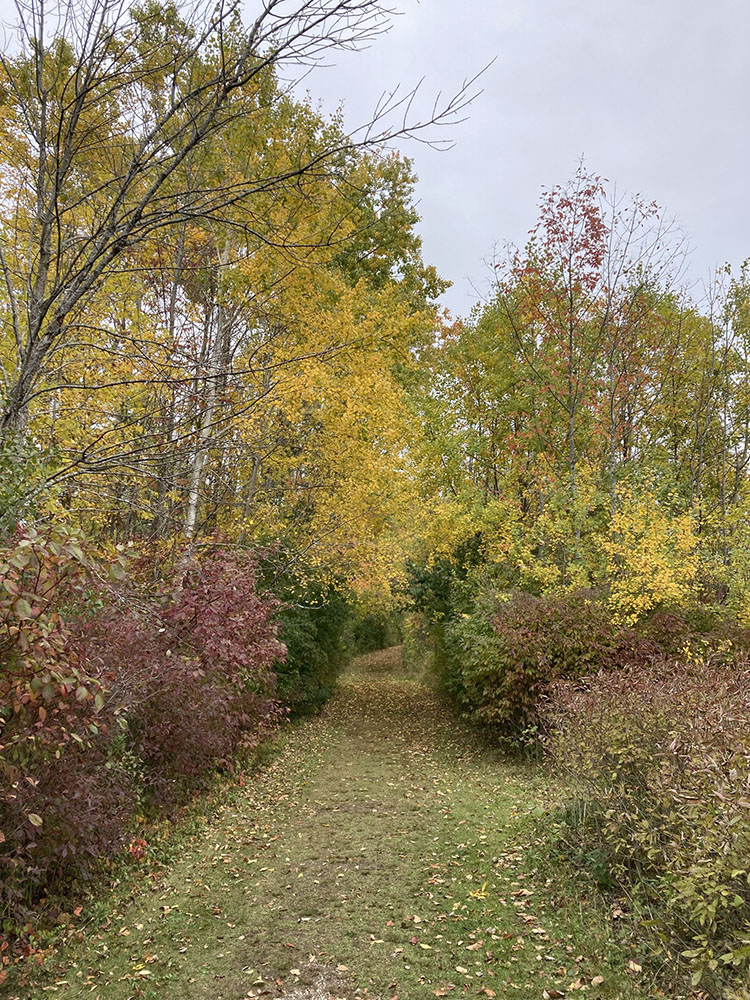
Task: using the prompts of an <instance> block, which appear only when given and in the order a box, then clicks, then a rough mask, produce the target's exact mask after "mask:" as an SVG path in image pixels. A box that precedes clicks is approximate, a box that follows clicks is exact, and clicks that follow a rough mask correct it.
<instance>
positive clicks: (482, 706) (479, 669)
mask: <svg viewBox="0 0 750 1000" xmlns="http://www.w3.org/2000/svg"><path fill="white" fill-rule="evenodd" d="M448 639H449V642H450V646H451V651H452V661H453V663H454V664H455V670H456V672H457V682H458V683H457V688H458V692H459V696H460V698H461V700H462V702H463V704H464V706H465V707H466V708H467V710H468V712H469V713H470V714H471V715H472V716H473V717H474V718H475V719H477V720H478V721H480V722H483V723H489V724H491V725H493V726H496V727H498V728H499V729H501V730H502V731H505V732H507V733H510V734H515V735H518V734H520V733H522V732H523V731H524V730H526V729H527V728H529V727H534V726H536V724H537V721H538V710H539V705H540V702H541V699H542V698H543V696H544V694H545V692H546V691H547V689H548V687H549V685H550V683H551V682H552V681H554V680H557V679H560V678H566V677H567V678H571V677H581V676H585V675H586V674H590V673H595V672H596V671H597V670H599V669H601V668H602V667H604V666H607V665H610V664H613V663H615V662H621V661H623V660H624V659H626V658H630V657H638V656H641V655H645V646H644V644H643V643H642V641H641V640H640V639H639V638H638V637H637V636H634V635H633V634H631V633H629V632H626V631H623V630H622V629H620V628H618V627H616V626H615V625H614V624H613V623H612V618H611V614H610V612H609V610H608V609H607V607H606V605H604V604H602V603H601V602H599V601H597V600H595V598H594V597H593V595H591V594H590V593H588V592H587V591H578V592H576V593H573V594H566V595H564V596H561V597H534V596H532V595H531V594H524V593H514V594H511V595H510V596H509V597H505V598H504V597H502V596H501V597H495V596H494V595H484V596H482V597H481V598H480V599H479V600H478V601H477V603H476V605H475V608H474V610H473V612H472V613H471V614H466V615H462V616H458V617H456V618H455V619H453V621H452V622H451V624H450V625H449V628H448Z"/></svg>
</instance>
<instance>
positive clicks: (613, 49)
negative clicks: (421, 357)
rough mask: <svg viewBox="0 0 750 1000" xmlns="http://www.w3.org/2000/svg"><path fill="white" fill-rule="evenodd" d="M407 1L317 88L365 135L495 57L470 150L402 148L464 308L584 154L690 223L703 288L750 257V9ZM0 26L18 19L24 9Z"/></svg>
mask: <svg viewBox="0 0 750 1000" xmlns="http://www.w3.org/2000/svg"><path fill="white" fill-rule="evenodd" d="M394 2H395V4H396V5H398V6H400V7H401V8H402V9H403V14H402V15H401V16H399V17H396V18H394V21H393V26H392V29H391V31H390V33H389V34H387V35H385V36H383V37H381V38H380V39H379V40H378V41H377V42H376V43H375V44H374V45H373V46H372V47H371V48H370V49H369V50H368V51H365V52H358V53H351V54H350V53H345V54H341V55H337V56H336V57H335V65H333V66H331V67H328V68H323V69H319V70H316V71H315V72H314V73H313V74H312V75H311V76H310V77H309V78H308V79H307V81H306V83H305V86H306V87H307V88H308V89H309V90H310V92H311V93H312V95H313V96H314V97H315V98H317V99H320V100H321V101H322V103H323V107H324V108H325V109H329V110H332V109H333V108H335V107H336V106H337V105H338V104H339V103H341V102H343V104H344V109H345V115H346V120H347V124H348V125H349V126H351V127H354V126H355V125H357V124H359V123H361V122H362V121H363V120H365V119H366V118H367V116H368V114H369V113H370V112H371V111H372V109H373V107H374V106H375V104H376V102H377V100H378V98H379V96H380V95H381V93H382V91H383V90H390V89H392V88H393V87H394V86H395V85H396V84H400V85H401V86H402V87H403V88H405V89H406V90H408V89H409V88H410V87H412V86H413V85H414V84H416V83H417V82H418V81H419V80H420V78H422V77H424V78H425V80H424V84H423V94H424V103H423V104H422V107H423V108H425V107H427V106H429V103H430V100H431V98H432V97H434V95H435V94H436V93H437V91H439V90H442V91H443V93H444V94H451V93H453V92H454V91H455V90H457V89H458V87H460V85H461V82H462V80H463V79H464V78H465V77H468V76H472V75H473V74H475V73H476V72H477V71H478V70H479V69H480V68H481V67H482V66H484V65H485V64H487V63H488V62H489V61H490V60H492V59H493V58H494V59H496V61H495V63H494V64H493V65H492V66H491V68H490V69H488V70H487V72H486V73H485V75H484V77H483V79H482V82H481V86H482V87H483V93H482V94H481V95H480V96H479V97H478V98H477V100H476V101H475V102H474V104H473V105H472V107H471V108H470V109H469V111H468V116H469V117H468V120H467V121H465V122H464V123H463V124H460V125H457V126H455V127H453V128H452V129H451V130H450V136H451V138H452V139H453V140H454V142H455V145H454V148H452V149H451V150H450V151H448V152H435V151H433V150H431V149H429V148H426V147H424V146H420V145H418V144H415V143H411V144H409V143H406V144H404V145H403V147H402V148H403V151H404V152H405V153H406V154H407V155H409V156H411V157H412V158H413V159H414V161H415V163H416V167H417V171H418V173H419V185H418V189H417V197H418V201H419V211H420V214H421V216H422V221H421V233H422V236H423V240H424V252H425V258H426V260H427V261H428V262H430V263H433V264H435V265H436V266H437V267H438V269H439V271H440V272H441V274H442V275H443V276H444V277H446V278H449V279H450V280H451V281H452V282H453V283H454V284H453V288H452V289H451V290H450V291H449V292H448V293H447V295H446V296H445V303H446V305H448V306H449V307H450V309H451V310H452V311H453V312H454V313H455V314H458V315H461V314H465V313H467V312H468V311H469V309H470V308H471V306H472V304H473V303H474V302H475V301H476V299H477V290H479V291H486V288H487V280H488V271H487V268H486V265H485V263H484V261H485V260H486V259H487V258H488V257H490V256H491V254H492V250H493V247H494V246H495V245H497V244H500V245H502V244H503V243H505V242H506V241H510V242H514V243H523V242H524V240H525V237H526V234H527V232H528V230H529V229H530V228H531V226H532V225H533V223H534V220H535V217H536V205H537V201H538V197H539V192H540V189H541V187H542V186H543V185H553V184H555V183H563V182H564V181H565V180H567V179H568V178H569V177H570V176H571V175H572V173H573V172H574V171H575V168H576V164H577V161H578V159H579V157H580V156H581V155H583V156H585V159H586V164H587V166H588V167H589V169H591V170H592V171H594V172H596V173H599V174H601V175H603V176H604V177H607V178H609V179H610V180H611V181H613V182H616V183H617V187H618V190H620V191H630V192H638V193H640V194H642V195H643V196H644V197H647V198H648V199H649V200H652V199H653V200H656V201H658V202H659V203H660V204H661V205H663V206H664V207H665V208H666V210H667V211H668V213H669V214H672V215H675V216H677V217H678V218H679V219H680V221H681V223H682V226H683V228H684V230H685V232H686V234H687V237H688V239H689V242H690V244H691V246H692V247H693V248H694V249H693V252H692V256H691V266H690V275H691V277H692V278H693V279H695V280H698V279H704V278H707V277H708V276H709V275H710V274H711V272H712V271H713V269H714V268H715V267H716V266H717V265H720V264H721V263H723V262H724V261H726V260H728V261H730V262H732V263H735V264H736V263H739V262H740V261H742V260H743V259H744V258H745V257H747V256H750V197H749V196H748V184H749V183H750V170H749V169H748V168H749V163H748V153H749V152H750V127H749V126H750V0H617V2H615V0H422V2H421V3H417V2H416V0H394ZM249 3H250V6H252V5H253V0H249ZM0 16H1V17H2V18H3V19H4V20H6V21H8V20H14V14H13V5H12V0H0Z"/></svg>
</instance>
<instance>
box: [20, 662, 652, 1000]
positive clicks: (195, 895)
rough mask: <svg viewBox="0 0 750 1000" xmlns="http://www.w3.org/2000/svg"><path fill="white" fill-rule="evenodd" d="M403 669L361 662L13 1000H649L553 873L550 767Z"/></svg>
mask: <svg viewBox="0 0 750 1000" xmlns="http://www.w3.org/2000/svg"><path fill="white" fill-rule="evenodd" d="M398 667H399V652H398V650H386V651H383V652H382V653H378V654H370V655H369V656H367V657H361V658H360V659H359V660H358V661H355V663H354V665H353V668H352V670H351V671H350V672H349V674H348V675H347V677H345V678H344V682H343V683H342V686H341V689H340V691H339V693H338V694H337V695H336V696H335V697H334V698H333V699H332V701H331V702H330V703H329V705H328V706H327V707H326V709H325V710H324V711H323V713H322V714H321V715H320V716H318V717H317V718H315V719H309V720H307V721H304V722H302V723H300V724H298V725H295V726H292V727H289V728H288V729H287V730H286V731H285V732H284V733H283V734H282V735H281V736H279V737H278V740H277V743H276V752H275V753H274V755H273V757H272V760H271V762H270V763H269V764H267V765H266V766H265V767H264V768H262V769H261V771H260V772H259V773H257V774H255V775H242V774H238V775H236V776H235V777H234V778H232V779H231V781H230V783H229V785H228V787H226V788H225V789H224V793H223V795H222V796H221V797H220V801H219V802H218V804H216V806H215V808H214V809H213V810H212V811H210V813H209V814H208V815H207V816H206V817H205V819H204V821H203V822H202V823H200V824H198V827H197V829H196V830H195V831H194V832H193V833H190V834H188V833H186V832H185V831H184V830H183V831H182V833H181V834H180V833H178V836H177V841H176V843H178V844H179V847H180V851H179V855H178V856H176V857H174V858H173V859H172V860H171V862H170V863H169V864H167V865H164V864H162V865H161V866H156V867H155V868H154V869H150V868H149V865H148V863H147V862H146V863H144V864H143V866H142V869H141V870H140V872H139V874H138V875H137V877H136V883H135V887H134V888H135V891H134V892H133V893H132V894H131V898H130V899H129V900H127V901H124V899H123V898H122V894H121V895H120V898H119V899H118V898H117V897H116V894H115V895H113V896H112V898H109V899H108V898H104V899H102V900H100V902H99V903H98V904H97V907H96V909H95V910H93V911H90V912H89V914H88V922H87V924H86V926H85V928H84V933H83V935H82V940H81V941H78V942H77V941H76V940H75V937H74V938H73V940H72V941H70V942H69V943H68V944H66V946H65V948H64V949H63V950H62V951H61V952H60V953H59V954H58V955H57V956H56V958H55V959H53V961H52V963H51V965H50V968H49V970H48V971H47V972H46V973H44V976H43V978H42V979H41V980H38V981H37V982H36V984H35V985H33V986H26V987H19V986H18V985H17V986H16V987H15V990H14V991H13V990H12V991H11V995H14V996H18V997H23V998H27V997H28V998H33V1000H41V998H42V997H48V996H54V997H60V998H71V1000H72V998H74V997H75V998H78V997H91V998H94V1000H96V998H101V1000H127V998H143V1000H157V998H158V1000H177V998H179V1000H239V998H242V997H287V998H295V1000H329V998H331V997H334V998H345V1000H350V998H354V997H360V998H361V997H371V998H373V1000H376V998H377V1000H390V998H393V997H398V998H399V1000H420V998H423V997H433V996H451V997H458V996H462V995H467V996H489V997H493V996H497V997H505V996H508V997H517V998H519V1000H525V998H535V1000H536V998H543V997H545V996H547V997H560V996H582V995H586V996H588V997H591V998H598V997H601V998H615V997H617V998H627V997H643V996H649V995H653V992H651V991H649V990H648V989H647V987H646V986H645V985H644V984H643V983H641V982H640V981H639V980H640V974H639V972H638V969H637V966H638V964H639V963H638V962H637V957H638V956H637V954H636V953H634V952H633V951H632V950H631V946H630V945H628V944H627V943H625V942H623V941H620V940H618V937H617V934H616V924H614V923H613V921H612V920H611V919H610V915H609V912H608V910H607V908H606V906H604V904H603V903H602V902H601V901H600V900H599V899H598V897H597V896H596V893H595V891H594V890H591V894H590V895H589V894H588V890H587V883H586V882H585V881H583V880H578V879H576V878H575V874H574V873H573V872H571V871H566V870H564V868H561V867H560V866H559V865H553V864H550V863H549V861H548V860H547V861H545V859H544V856H543V854H544V851H543V838H541V840H540V839H539V838H538V830H539V822H540V820H539V811H540V808H542V807H543V805H544V802H545V797H546V795H547V791H546V789H545V784H544V781H543V779H542V777H541V776H540V774H539V772H538V770H536V769H535V768H534V767H533V766H531V765H529V766H524V765H521V764H518V763H517V762H513V761H509V760H508V759H507V758H506V757H504V756H503V755H502V754H501V753H500V752H499V751H498V750H496V749H492V748H488V747H487V746H483V745H482V744H481V742H480V741H479V740H478V737H477V734H476V733H475V732H474V731H472V730H471V729H470V728H468V727H465V726H464V725H463V724H461V723H459V722H457V720H456V718H455V716H454V715H453V714H451V713H450V712H449V711H448V710H447V709H446V708H444V707H443V706H442V705H441V704H440V702H439V701H438V699H436V698H435V697H434V696H433V695H432V694H431V693H430V692H429V691H428V690H427V689H426V688H425V687H423V686H422V685H420V684H418V683H416V682H414V681H413V680H404V679H399V677H398V673H399V669H398ZM86 916H87V914H86V913H85V912H84V914H83V917H84V918H85V917H86ZM631 963H633V964H631ZM634 966H635V967H634ZM579 991H580V992H579Z"/></svg>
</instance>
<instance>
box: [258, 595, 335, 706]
mask: <svg viewBox="0 0 750 1000" xmlns="http://www.w3.org/2000/svg"><path fill="white" fill-rule="evenodd" d="M349 616H350V611H349V607H348V605H347V602H346V599H345V597H344V596H342V595H341V594H340V593H339V592H338V591H335V590H330V591H327V592H325V593H324V592H322V591H320V590H317V591H314V592H313V593H312V594H308V595H307V600H306V601H305V602H304V603H303V602H302V601H298V602H297V603H291V602H289V603H287V604H286V605H285V606H284V608H283V610H282V611H281V612H280V614H279V620H280V622H281V636H280V637H281V639H282V641H283V643H284V645H285V646H286V648H287V656H286V661H285V662H284V663H282V664H279V665H278V666H277V667H276V676H277V690H278V694H279V696H280V697H281V698H282V699H283V701H284V702H286V704H287V705H288V707H289V710H290V713H291V714H292V715H304V714H307V713H309V712H314V711H316V710H317V709H319V708H320V707H321V706H322V705H323V704H324V703H325V702H326V701H327V700H328V698H329V697H330V696H331V694H332V693H333V691H334V688H335V686H336V678H337V677H338V674H339V671H340V670H341V668H342V667H343V665H344V664H345V663H346V660H347V658H348V656H349V648H348V643H347V636H346V633H347V626H348V622H349Z"/></svg>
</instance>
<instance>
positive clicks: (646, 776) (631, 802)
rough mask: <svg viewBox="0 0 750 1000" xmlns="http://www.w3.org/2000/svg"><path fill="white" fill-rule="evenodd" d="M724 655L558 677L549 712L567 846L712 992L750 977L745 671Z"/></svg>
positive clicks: (748, 686) (677, 966) (658, 944)
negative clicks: (570, 797) (562, 781)
mask: <svg viewBox="0 0 750 1000" xmlns="http://www.w3.org/2000/svg"><path fill="white" fill-rule="evenodd" d="M728 652H729V650H728V648H724V649H718V650H717V653H716V655H713V656H709V657H707V658H704V659H702V660H697V661H680V660H662V661H659V662H657V663H654V664H650V665H649V666H644V665H640V666H635V667H631V668H628V669H625V670H621V671H615V672H608V673H602V674H600V675H599V676H598V677H596V678H594V679H592V680H590V681H587V682H583V683H580V682H579V683H577V684H575V683H573V684H571V683H567V684H560V685H558V686H557V687H556V689H555V691H554V696H553V698H552V700H551V702H550V703H549V705H548V706H547V709H546V713H545V715H546V723H547V727H548V738H547V745H548V749H549V752H550V754H551V759H552V762H553V765H554V767H555V770H556V772H557V773H560V774H562V775H564V776H566V777H567V779H568V781H569V783H570V786H571V789H572V791H573V792H574V795H575V800H574V802H573V803H572V805H571V807H570V808H569V809H568V810H567V822H566V825H565V826H564V827H563V830H564V831H565V842H566V843H567V846H568V848H569V849H570V850H571V851H574V852H575V856H576V859H577V860H578V861H579V862H580V863H583V864H586V865H588V866H589V868H590V869H591V870H592V872H593V873H594V874H595V875H596V876H597V877H598V879H599V880H600V881H603V882H604V883H605V884H607V883H608V884H609V885H610V886H611V887H613V888H616V890H617V892H618V894H620V895H625V896H627V897H629V898H630V905H631V909H632V911H633V913H634V914H638V913H641V914H644V915H645V916H646V918H645V919H644V920H643V922H642V924H641V926H640V928H639V933H640V934H641V935H648V936H649V937H650V939H651V951H653V953H655V954H656V955H657V956H659V959H660V962H663V963H665V964H666V966H667V967H668V968H670V969H672V970H673V972H674V973H675V975H676V976H679V975H681V974H682V973H683V972H684V971H687V972H688V973H689V975H690V976H691V978H692V981H693V985H698V984H699V983H700V984H701V986H702V987H703V988H705V989H707V990H708V991H709V994H710V995H711V996H724V995H728V993H725V992H724V991H725V990H728V989H729V988H732V987H737V986H738V985H739V984H741V983H746V981H747V979H748V977H749V976H750V931H749V930H748V928H750V669H749V668H748V664H747V662H746V660H745V659H744V658H743V657H740V658H738V659H736V660H735V661H734V662H732V660H731V658H730V657H729V655H728Z"/></svg>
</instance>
